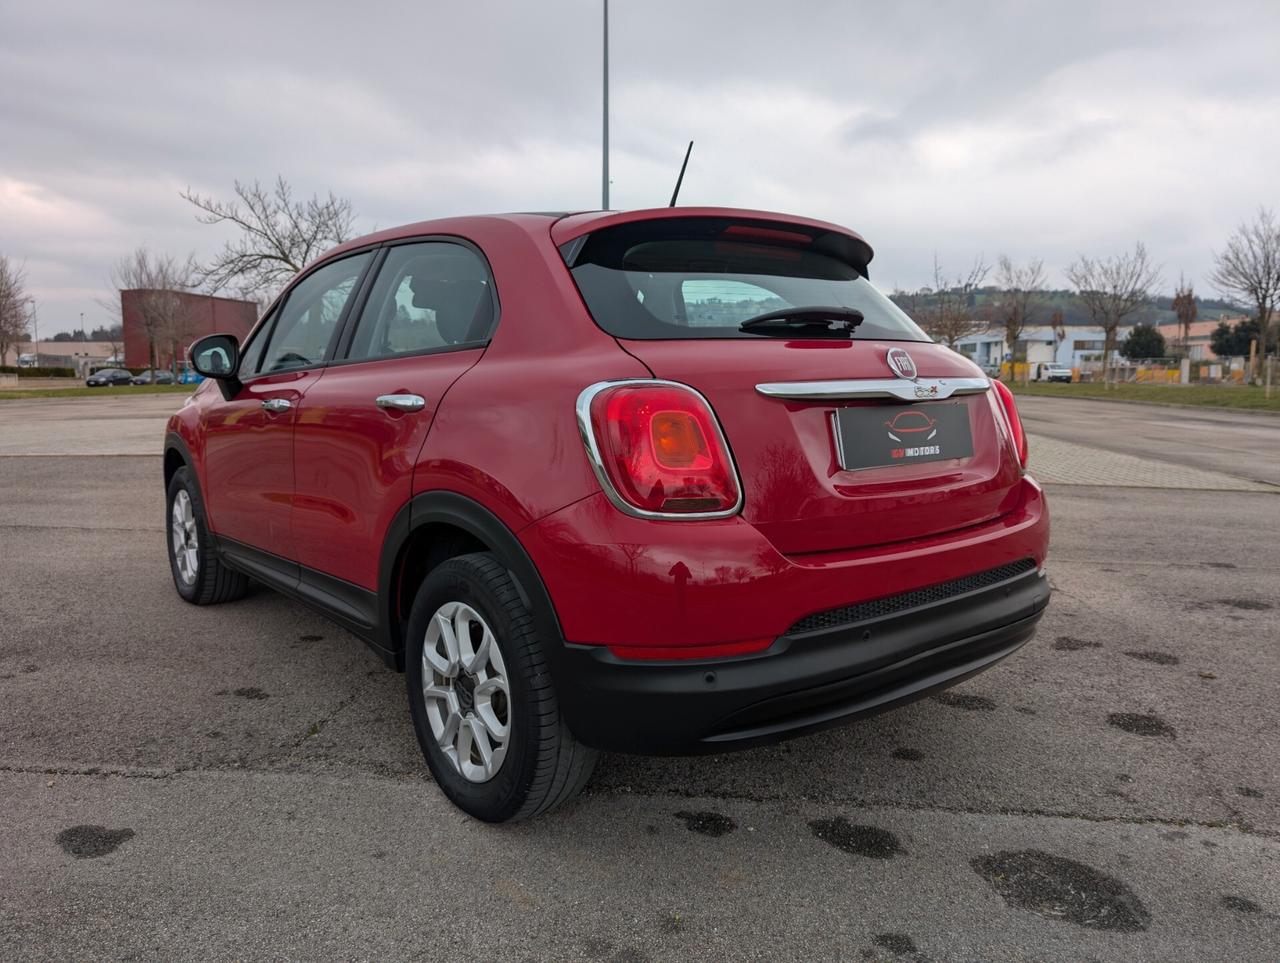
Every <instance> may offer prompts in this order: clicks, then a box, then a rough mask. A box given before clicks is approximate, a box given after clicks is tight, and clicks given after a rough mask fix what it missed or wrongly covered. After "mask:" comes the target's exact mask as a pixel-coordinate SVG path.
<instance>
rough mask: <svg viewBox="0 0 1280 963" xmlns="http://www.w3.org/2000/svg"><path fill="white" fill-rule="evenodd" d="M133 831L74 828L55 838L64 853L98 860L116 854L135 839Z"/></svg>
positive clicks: (92, 827) (104, 828) (94, 827)
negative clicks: (100, 857) (109, 854)
mask: <svg viewBox="0 0 1280 963" xmlns="http://www.w3.org/2000/svg"><path fill="white" fill-rule="evenodd" d="M133 835H134V833H133V830H132V829H107V828H106V827H105V826H72V827H71V828H69V829H64V830H63V831H62V832H60V833H58V835H57V836H55V837H54V842H56V843H57V844H58V845H59V846H61V847H62V851H63V852H65V853H67V854H69V855H71V856H74V857H75V858H76V859H97V858H98V857H99V856H106V855H107V854H108V853H114V852H115V851H116V850H117V849H119V848H120V844H121V843H123V842H125V841H127V840H130V839H132V838H133Z"/></svg>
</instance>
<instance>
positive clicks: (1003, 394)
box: [991, 378, 1027, 468]
mask: <svg viewBox="0 0 1280 963" xmlns="http://www.w3.org/2000/svg"><path fill="white" fill-rule="evenodd" d="M991 386H992V388H993V389H995V393H996V397H997V398H999V399H1000V410H1001V411H1003V412H1004V420H1005V421H1006V422H1008V424H1009V434H1010V435H1012V436H1013V446H1014V447H1015V448H1016V449H1018V461H1019V462H1020V463H1021V465H1022V467H1023V468H1026V467H1027V433H1026V432H1025V431H1023V430H1022V419H1021V418H1019V417H1018V405H1017V403H1016V402H1015V401H1014V400H1013V392H1012V391H1010V390H1009V386H1008V385H1006V384H1005V383H1004V382H1003V381H996V380H995V379H994V378H993V379H992V380H991Z"/></svg>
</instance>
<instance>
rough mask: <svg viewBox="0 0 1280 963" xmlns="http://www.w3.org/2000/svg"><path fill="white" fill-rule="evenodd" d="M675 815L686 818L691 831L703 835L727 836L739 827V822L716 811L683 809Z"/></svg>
mask: <svg viewBox="0 0 1280 963" xmlns="http://www.w3.org/2000/svg"><path fill="white" fill-rule="evenodd" d="M675 816H676V819H683V820H684V824H685V826H686V827H687V828H688V830H689V832H691V833H698V834H699V835H702V836H727V835H728V834H729V833H731V832H733V831H734V830H735V829H737V828H738V824H737V823H735V822H734V821H733V820H732V819H730V818H729V817H728V816H725V815H723V814H721V813H716V812H697V813H693V812H689V811H688V810H687V809H682V810H680V812H678V813H676V814H675Z"/></svg>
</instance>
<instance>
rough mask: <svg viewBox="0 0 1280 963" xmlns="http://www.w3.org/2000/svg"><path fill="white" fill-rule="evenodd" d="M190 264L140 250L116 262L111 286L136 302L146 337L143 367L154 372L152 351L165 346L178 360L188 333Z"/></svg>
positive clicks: (189, 260)
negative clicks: (129, 293)
mask: <svg viewBox="0 0 1280 963" xmlns="http://www.w3.org/2000/svg"><path fill="white" fill-rule="evenodd" d="M193 272H194V264H193V262H192V260H191V258H189V257H188V258H187V260H186V261H179V260H177V259H176V258H174V257H172V256H171V255H168V254H153V253H151V252H150V251H148V250H147V249H146V248H145V247H140V248H138V249H137V250H136V251H134V252H133V253H132V254H130V255H129V256H127V257H123V258H121V259H120V260H119V261H117V262H116V265H115V268H114V269H113V270H112V272H111V285H112V287H114V288H115V289H116V291H117V292H124V291H131V292H134V294H133V297H134V298H136V304H137V310H138V322H139V323H140V324H141V325H142V329H143V331H145V332H146V335H147V367H148V368H150V369H152V370H155V367H156V347H157V346H158V345H166V346H168V347H170V348H171V350H172V353H173V357H174V359H175V362H176V359H177V357H178V352H179V350H180V344H181V342H183V341H185V340H186V338H187V337H189V335H190V331H191V321H192V318H191V305H190V298H189V294H188V292H189V291H190V289H191V287H192V275H193Z"/></svg>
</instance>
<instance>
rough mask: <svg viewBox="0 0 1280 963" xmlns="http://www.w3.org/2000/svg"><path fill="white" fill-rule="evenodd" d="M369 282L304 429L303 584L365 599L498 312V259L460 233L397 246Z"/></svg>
mask: <svg viewBox="0 0 1280 963" xmlns="http://www.w3.org/2000/svg"><path fill="white" fill-rule="evenodd" d="M367 287H368V296H367V298H366V300H365V303H364V305H363V308H362V310H361V311H360V312H359V317H358V319H355V320H354V321H349V322H348V324H347V330H346V332H345V334H344V336H343V339H342V345H341V346H340V348H339V349H338V353H337V357H335V359H334V361H333V363H332V364H331V365H330V366H329V367H328V368H327V369H326V370H325V373H324V377H322V378H321V379H320V380H319V381H318V382H317V383H316V384H315V385H314V386H313V387H311V388H310V389H309V390H308V391H307V394H306V397H305V398H303V399H302V401H301V403H300V405H299V410H298V420H297V427H296V429H295V435H294V463H295V466H296V469H295V475H296V485H297V489H296V495H295V498H294V502H293V541H294V544H295V545H296V547H297V553H298V554H297V557H298V560H299V561H300V562H301V563H302V566H303V571H302V577H303V581H304V582H306V581H307V580H308V578H309V577H310V578H311V579H312V580H313V581H314V582H315V583H316V584H317V587H319V588H321V589H323V590H325V591H327V592H328V593H329V594H330V595H336V596H338V599H337V601H341V600H342V598H343V597H346V598H348V599H350V600H353V604H355V605H357V606H358V605H359V604H360V600H361V599H362V598H364V599H365V600H367V595H365V596H362V595H361V594H360V593H359V592H356V593H354V595H353V594H351V592H350V587H352V586H354V587H358V588H359V589H362V590H365V592H366V593H368V592H374V591H376V589H377V585H378V564H379V558H380V555H381V551H382V544H383V540H384V538H385V535H386V532H387V529H388V527H389V526H390V524H391V521H392V519H393V518H394V517H395V515H396V513H397V512H398V511H399V510H400V509H401V508H402V507H403V506H404V505H405V503H406V502H408V500H409V497H410V495H411V492H412V482H413V469H414V465H415V464H416V462H417V458H418V453H419V452H420V451H421V450H422V445H423V442H424V441H425V439H426V437H427V433H428V431H429V430H430V428H431V424H432V420H433V419H434V418H435V415H436V412H437V411H438V410H439V406H440V403H441V401H442V400H443V399H444V397H445V395H446V393H447V392H448V390H449V387H450V386H451V385H452V384H453V383H454V382H455V381H456V380H457V379H458V378H459V377H460V376H461V375H462V374H463V373H464V372H465V371H466V370H467V369H468V368H470V367H471V366H472V365H473V364H475V363H476V362H477V361H478V360H479V359H480V356H481V354H483V352H484V347H485V345H486V344H487V343H488V339H489V336H490V334H491V332H492V329H493V327H494V324H495V320H496V316H497V295H496V292H495V291H494V287H493V280H492V275H491V273H490V271H489V267H488V264H487V262H486V261H485V259H484V257H483V256H482V255H481V253H480V252H479V250H478V249H477V248H474V247H472V246H471V245H469V244H465V243H461V242H459V241H457V240H456V239H453V240H444V239H440V240H434V239H433V240H420V241H414V242H411V243H405V244H398V245H394V246H390V247H388V248H386V249H385V251H384V253H383V254H382V255H381V263H380V265H379V267H378V269H377V276H376V279H375V280H374V282H373V284H372V285H371V286H367ZM335 580H336V583H341V584H335ZM331 601H334V600H333V599H331Z"/></svg>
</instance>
